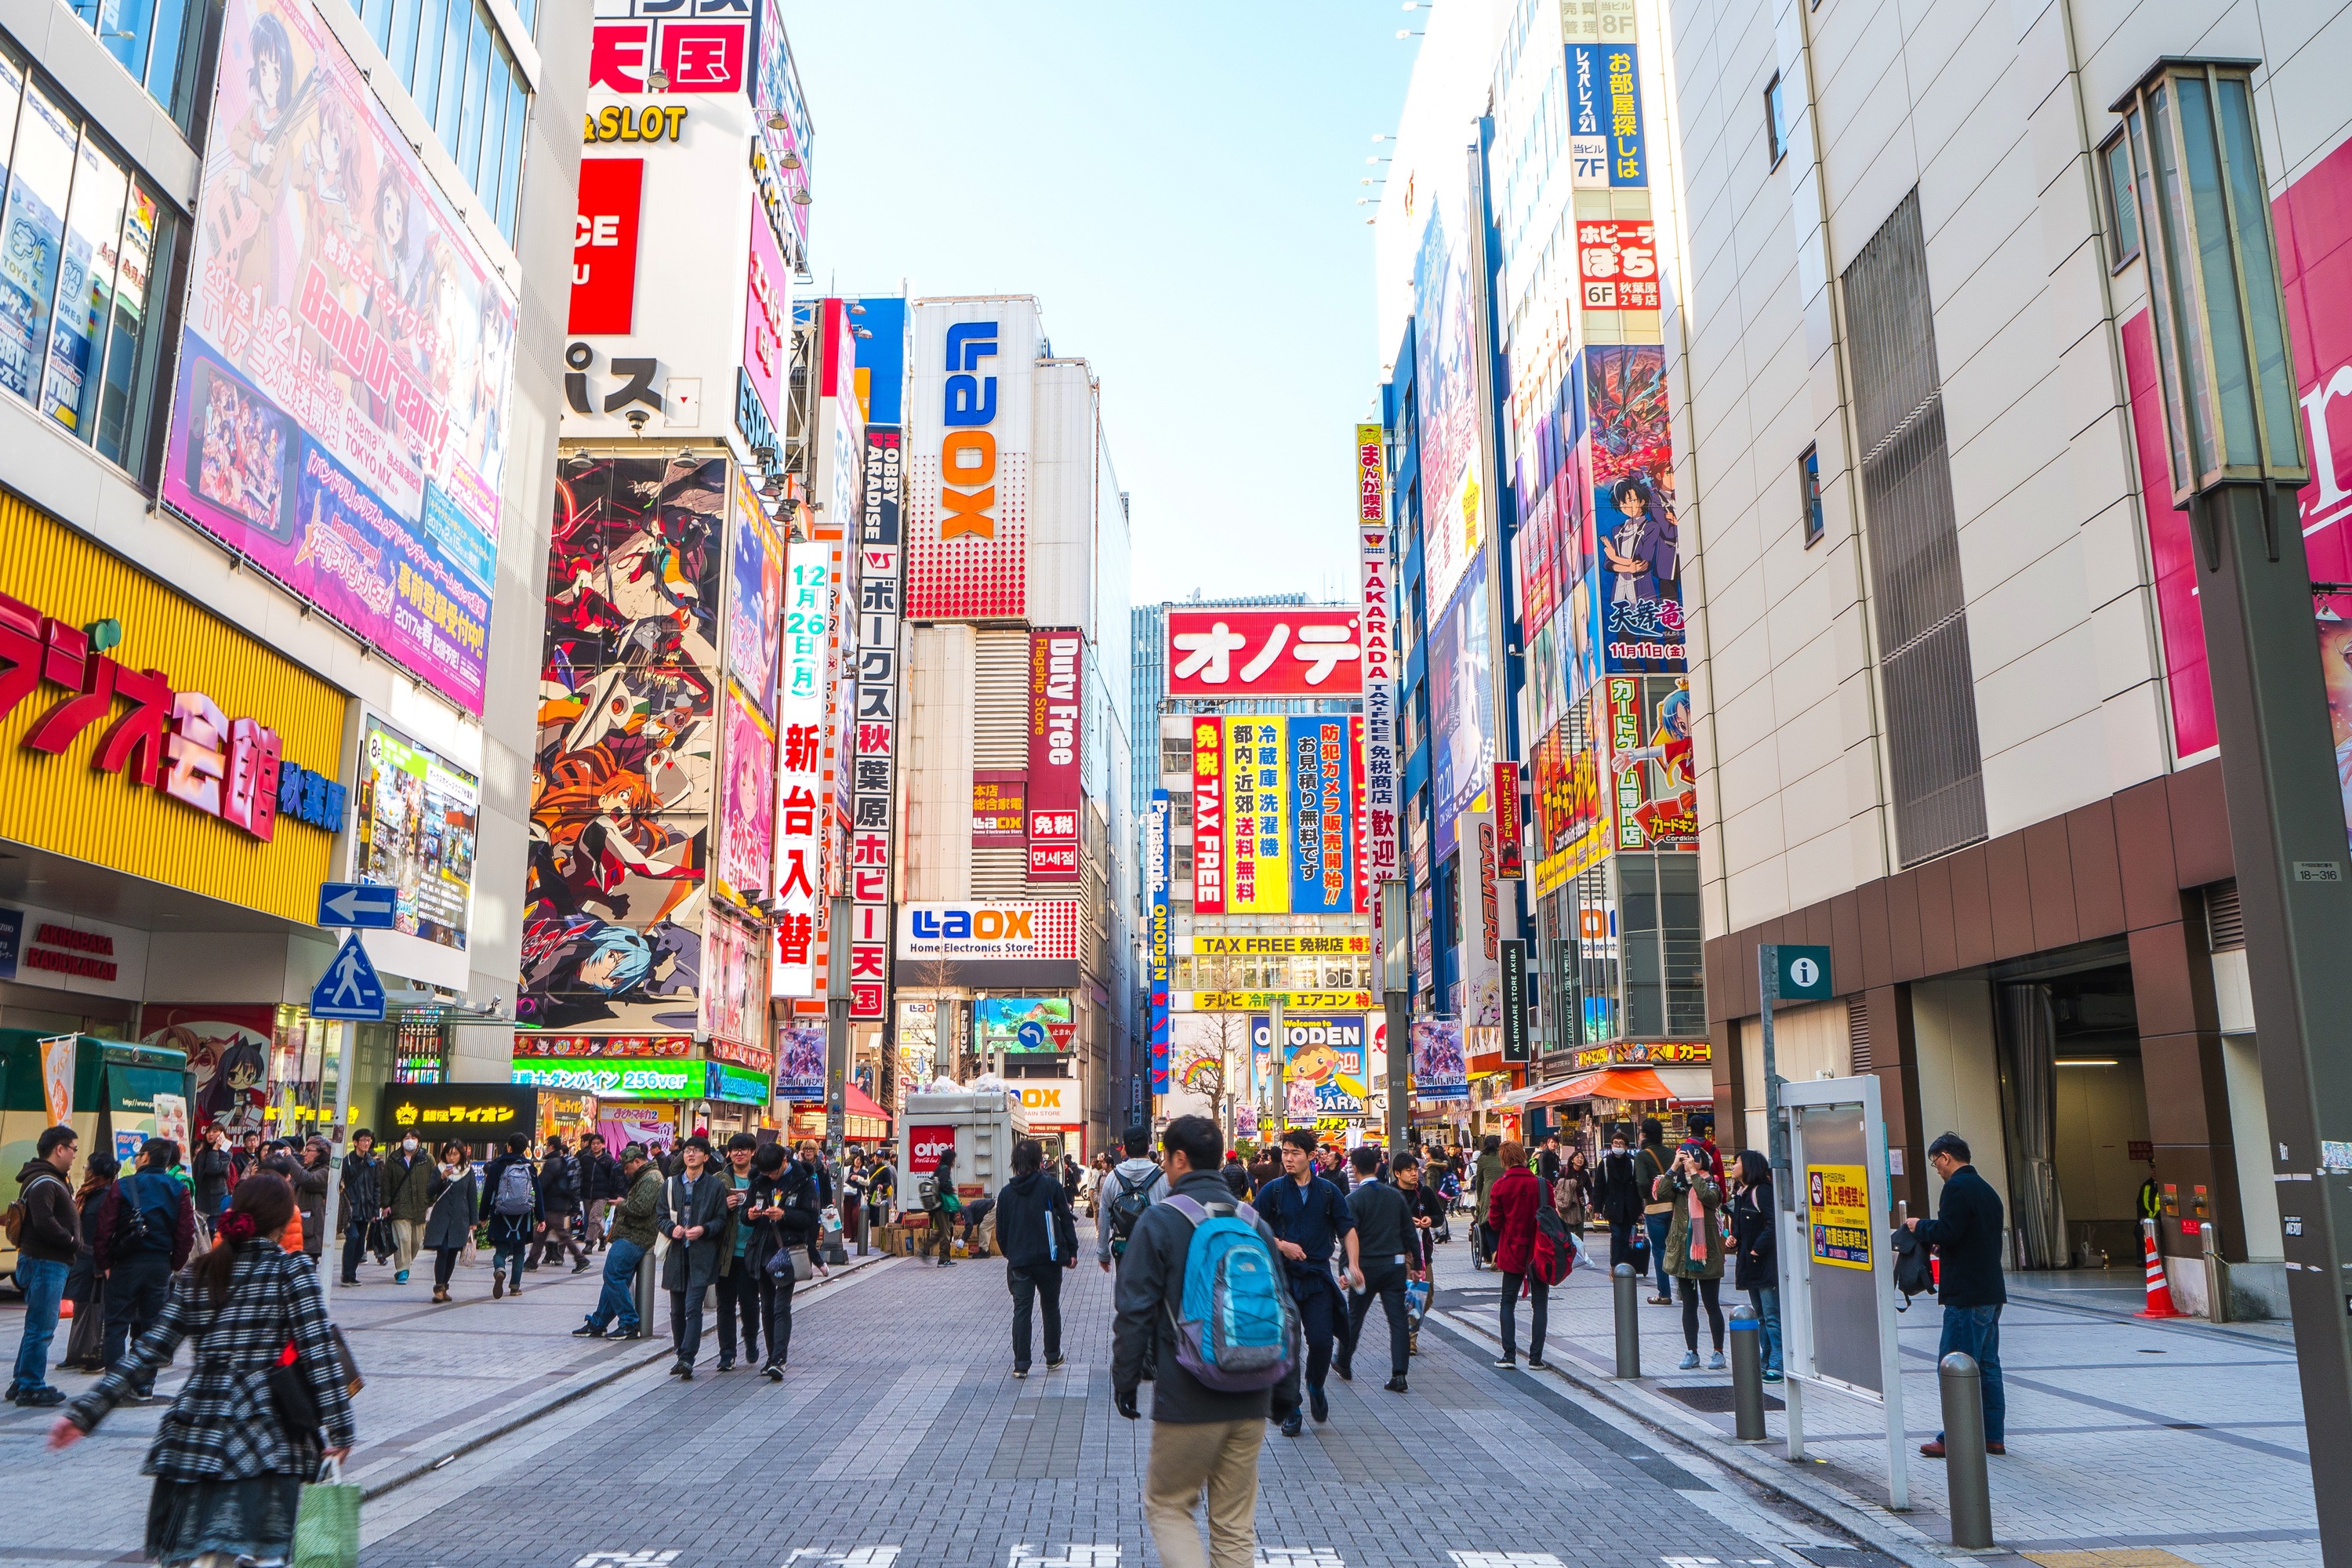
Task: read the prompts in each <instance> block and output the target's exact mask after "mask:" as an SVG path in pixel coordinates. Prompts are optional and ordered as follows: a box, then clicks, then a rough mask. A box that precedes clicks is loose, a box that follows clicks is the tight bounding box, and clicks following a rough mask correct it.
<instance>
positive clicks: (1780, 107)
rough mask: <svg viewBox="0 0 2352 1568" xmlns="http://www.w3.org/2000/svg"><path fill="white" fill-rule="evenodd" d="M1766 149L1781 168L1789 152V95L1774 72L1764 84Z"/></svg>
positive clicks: (1773, 164)
mask: <svg viewBox="0 0 2352 1568" xmlns="http://www.w3.org/2000/svg"><path fill="white" fill-rule="evenodd" d="M1764 151H1765V152H1766V153H1769V155H1770V157H1771V160H1772V166H1773V167H1774V168H1776V169H1777V168H1779V167H1780V160H1781V159H1782V158H1783V157H1786V156H1787V155H1788V152H1789V105H1788V99H1787V95H1786V94H1784V93H1783V92H1782V91H1781V90H1780V73H1779V72H1777V71H1776V72H1774V73H1773V76H1772V79H1771V80H1770V81H1769V82H1767V83H1766V84H1765V85H1764Z"/></svg>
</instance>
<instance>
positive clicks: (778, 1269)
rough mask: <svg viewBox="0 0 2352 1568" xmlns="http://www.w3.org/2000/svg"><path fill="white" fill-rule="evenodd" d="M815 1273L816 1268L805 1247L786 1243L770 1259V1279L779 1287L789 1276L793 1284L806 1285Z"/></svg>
mask: <svg viewBox="0 0 2352 1568" xmlns="http://www.w3.org/2000/svg"><path fill="white" fill-rule="evenodd" d="M815 1272H816V1266H815V1265H814V1264H813V1263H811V1262H810V1261H809V1255H808V1248H807V1247H800V1246H794V1245H793V1244H791V1243H786V1244H785V1245H783V1246H782V1247H777V1248H776V1250H775V1251H774V1252H773V1253H772V1254H771V1255H770V1256H769V1258H768V1278H769V1279H772V1280H774V1281H775V1282H776V1283H777V1284H779V1285H781V1284H782V1283H783V1282H784V1279H785V1277H786V1276H787V1275H789V1276H790V1277H791V1279H792V1282H793V1284H795V1285H805V1284H807V1283H808V1282H809V1278H810V1276H812V1275H813V1274H814V1273H815Z"/></svg>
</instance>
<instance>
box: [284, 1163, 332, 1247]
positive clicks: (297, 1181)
mask: <svg viewBox="0 0 2352 1568" xmlns="http://www.w3.org/2000/svg"><path fill="white" fill-rule="evenodd" d="M286 1180H287V1182H288V1183H289V1184H290V1185H291V1186H292V1187H293V1189H294V1206H295V1207H296V1208H298V1209H299V1210H301V1211H302V1250H303V1251H305V1252H307V1253H309V1254H310V1256H311V1257H312V1258H317V1257H318V1256H319V1253H320V1250H321V1249H322V1248H324V1247H326V1245H327V1165H326V1162H325V1161H323V1160H322V1161H320V1163H318V1164H316V1165H299V1164H298V1168H297V1169H296V1170H295V1172H294V1173H293V1174H292V1175H290V1176H289V1177H287V1178H286Z"/></svg>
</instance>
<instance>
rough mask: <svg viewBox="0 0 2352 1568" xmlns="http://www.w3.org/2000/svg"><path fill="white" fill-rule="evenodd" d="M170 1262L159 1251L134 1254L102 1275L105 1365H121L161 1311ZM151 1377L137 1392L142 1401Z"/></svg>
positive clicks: (151, 1385)
mask: <svg viewBox="0 0 2352 1568" xmlns="http://www.w3.org/2000/svg"><path fill="white" fill-rule="evenodd" d="M171 1287H172V1259H171V1257H170V1255H169V1254H167V1253H162V1252H134V1253H132V1254H131V1255H130V1256H129V1257H127V1258H118V1259H116V1260H115V1263H114V1266H113V1267H112V1268H110V1269H108V1270H107V1274H106V1364H107V1366H108V1367H109V1368H110V1369H111V1368H114V1367H117V1366H120V1365H121V1364H122V1359H123V1357H124V1356H125V1355H126V1354H128V1353H129V1352H130V1348H131V1345H132V1344H134V1343H136V1342H138V1339H139V1336H140V1335H142V1334H143V1333H145V1332H146V1331H147V1325H149V1324H150V1323H152V1322H153V1321H155V1319H156V1316H157V1314H159V1313H160V1312H162V1311H163V1299H164V1297H165V1296H167V1295H169V1294H170V1293H171ZM154 1386H155V1380H154V1378H152V1376H151V1377H149V1378H148V1379H147V1381H146V1383H145V1384H142V1385H141V1386H140V1387H139V1388H138V1389H137V1393H138V1394H139V1396H140V1397H141V1398H142V1399H144V1398H145V1397H147V1395H148V1394H149V1393H150V1392H151V1391H152V1389H153V1388H154Z"/></svg>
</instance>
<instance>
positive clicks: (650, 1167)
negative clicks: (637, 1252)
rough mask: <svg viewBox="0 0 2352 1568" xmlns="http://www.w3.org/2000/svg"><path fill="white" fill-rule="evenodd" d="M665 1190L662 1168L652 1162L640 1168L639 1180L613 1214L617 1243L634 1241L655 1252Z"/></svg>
mask: <svg viewBox="0 0 2352 1568" xmlns="http://www.w3.org/2000/svg"><path fill="white" fill-rule="evenodd" d="M661 1189H662V1173H661V1171H660V1169H659V1167H657V1166H656V1165H655V1164H654V1163H653V1162H652V1161H650V1160H648V1161H646V1163H644V1164H642V1165H639V1166H638V1167H637V1174H636V1179H635V1181H633V1182H631V1183H630V1184H629V1190H628V1192H627V1193H626V1194H625V1195H624V1196H623V1197H622V1199H621V1201H620V1203H619V1204H617V1205H614V1209H613V1211H612V1221H613V1237H612V1238H613V1239H614V1241H633V1242H635V1243H636V1244H637V1245H638V1246H639V1247H644V1248H645V1249H646V1251H648V1252H650V1251H652V1250H653V1246H654V1243H655V1241H656V1239H658V1237H659V1236H660V1232H659V1230H658V1229H656V1223H657V1221H658V1220H659V1218H660V1216H661Z"/></svg>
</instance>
